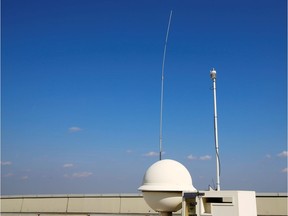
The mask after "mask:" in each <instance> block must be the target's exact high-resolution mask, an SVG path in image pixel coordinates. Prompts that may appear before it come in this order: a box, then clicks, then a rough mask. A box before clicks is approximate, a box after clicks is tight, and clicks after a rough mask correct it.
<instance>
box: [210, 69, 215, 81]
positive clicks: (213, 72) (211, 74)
mask: <svg viewBox="0 0 288 216" xmlns="http://www.w3.org/2000/svg"><path fill="white" fill-rule="evenodd" d="M210 78H211V79H212V80H213V79H216V70H215V68H212V70H210Z"/></svg>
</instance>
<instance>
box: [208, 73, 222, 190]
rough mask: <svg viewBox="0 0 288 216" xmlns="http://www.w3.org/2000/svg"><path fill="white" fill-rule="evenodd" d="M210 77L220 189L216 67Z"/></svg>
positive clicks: (218, 188)
mask: <svg viewBox="0 0 288 216" xmlns="http://www.w3.org/2000/svg"><path fill="white" fill-rule="evenodd" d="M210 78H211V79H212V81H213V96H214V140H215V150H216V177H217V179H216V190H217V191H220V160H219V145H218V127H217V126H218V124H217V101H216V70H215V69H214V68H213V69H212V70H211V71H210Z"/></svg>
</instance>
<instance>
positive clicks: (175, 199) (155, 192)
mask: <svg viewBox="0 0 288 216" xmlns="http://www.w3.org/2000/svg"><path fill="white" fill-rule="evenodd" d="M138 190H140V191H142V194H143V197H144V200H145V201H146V203H147V204H148V205H149V206H150V207H151V208H152V209H153V210H154V211H157V212H160V214H161V216H170V215H172V212H176V211H178V210H179V209H181V207H182V193H183V191H186V192H196V191H197V190H196V189H195V188H194V186H193V185H192V177H191V176H190V173H189V171H188V170H187V169H186V168H185V167H184V166H183V165H182V164H181V163H179V162H177V161H175V160H170V159H165V160H159V161H157V162H156V163H154V164H152V165H151V166H150V167H149V168H148V169H147V171H146V173H145V175H144V177H143V182H142V186H141V187H139V188H138Z"/></svg>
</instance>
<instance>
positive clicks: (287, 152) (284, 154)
mask: <svg viewBox="0 0 288 216" xmlns="http://www.w3.org/2000/svg"><path fill="white" fill-rule="evenodd" d="M278 157H288V151H282V152H281V153H279V154H278Z"/></svg>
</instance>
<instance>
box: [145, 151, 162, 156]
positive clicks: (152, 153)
mask: <svg viewBox="0 0 288 216" xmlns="http://www.w3.org/2000/svg"><path fill="white" fill-rule="evenodd" d="M144 156H145V157H156V156H159V152H154V151H150V152H148V153H146V154H144Z"/></svg>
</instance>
